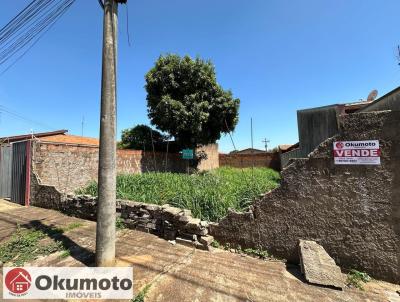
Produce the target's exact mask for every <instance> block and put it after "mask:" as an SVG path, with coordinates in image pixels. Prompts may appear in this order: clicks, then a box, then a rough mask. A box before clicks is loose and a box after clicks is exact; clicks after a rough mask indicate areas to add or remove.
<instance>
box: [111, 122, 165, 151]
mask: <svg viewBox="0 0 400 302" xmlns="http://www.w3.org/2000/svg"><path fill="white" fill-rule="evenodd" d="M166 139H167V138H166V137H165V136H164V135H162V134H161V133H160V132H158V131H157V130H154V129H151V128H150V127H149V126H147V125H136V126H135V127H133V128H128V129H125V130H122V135H121V141H120V142H119V147H120V148H122V149H136V150H151V149H152V148H153V147H154V146H158V145H159V144H160V143H163V142H164V141H165V140H166ZM152 140H153V143H152Z"/></svg>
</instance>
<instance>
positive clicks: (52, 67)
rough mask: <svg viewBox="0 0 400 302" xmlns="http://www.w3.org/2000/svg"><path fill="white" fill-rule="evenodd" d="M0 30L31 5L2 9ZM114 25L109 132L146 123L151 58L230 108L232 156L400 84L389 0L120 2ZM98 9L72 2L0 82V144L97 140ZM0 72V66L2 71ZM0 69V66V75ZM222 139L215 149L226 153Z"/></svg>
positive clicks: (20, 2)
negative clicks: (212, 81)
mask: <svg viewBox="0 0 400 302" xmlns="http://www.w3.org/2000/svg"><path fill="white" fill-rule="evenodd" d="M3 2H4V3H2V11H1V14H0V26H3V25H4V24H6V23H7V22H8V21H9V20H10V19H11V18H12V17H13V16H14V15H16V14H17V13H18V12H19V11H20V10H21V9H22V8H23V7H25V6H26V5H27V4H28V3H29V2H30V0H29V1H28V0H17V1H3ZM128 8H129V31H130V38H131V44H132V45H131V47H129V45H128V42H127V35H126V27H127V22H126V7H125V6H123V5H121V6H120V11H119V16H120V20H119V22H120V24H119V34H120V35H119V39H120V40H119V41H120V44H119V67H118V80H119V82H118V132H119V133H120V131H121V130H122V129H124V128H127V127H131V126H133V125H135V124H138V123H145V124H148V123H149V121H148V119H147V111H146V94H145V90H144V88H143V86H144V83H145V82H144V75H145V73H146V72H147V71H148V70H149V69H150V68H151V67H152V66H153V64H154V62H155V61H156V59H157V58H158V56H159V55H160V54H163V53H178V54H180V55H185V54H189V55H191V56H196V55H199V56H201V57H202V58H205V59H211V60H212V61H213V63H214V64H215V67H216V71H217V79H218V81H219V83H220V84H221V85H222V86H223V87H224V88H226V89H231V90H232V92H233V94H234V95H235V97H238V98H240V99H241V107H240V121H239V124H238V126H237V128H236V130H235V133H234V134H233V139H234V141H235V144H236V146H237V148H238V149H241V148H247V147H249V146H250V144H251V139H250V118H251V117H252V118H253V128H254V146H255V147H256V148H263V143H262V142H261V141H262V139H263V138H264V137H267V138H268V139H269V140H270V141H271V143H270V145H271V147H273V146H276V145H278V144H283V143H295V142H297V139H298V134H297V120H296V110H298V109H303V108H308V107H315V106H323V105H328V104H333V103H343V102H350V101H356V100H358V99H361V98H366V97H367V95H368V93H369V92H370V91H371V90H372V89H377V90H378V91H379V95H383V94H384V93H386V92H388V91H390V90H392V89H394V88H395V87H397V86H398V85H399V83H400V66H398V65H397V59H396V48H397V44H400V30H399V16H398V14H399V11H400V2H399V1H398V0H385V1H378V0H375V1H372V0H335V1H333V0H331V1H327V0H326V1H325V0H302V1H300V0H273V1H272V0H252V1H245V0H229V1H228V0H218V1H215V0H213V1H211V0H203V1H188V0H170V1H165V0H146V1H134V0H128ZM101 46H102V11H101V9H100V7H99V5H98V3H97V0H76V3H75V4H74V5H73V6H72V8H71V9H70V10H69V11H68V12H67V14H66V15H65V16H64V17H63V18H62V19H61V20H60V21H59V22H58V23H57V24H56V25H55V26H54V27H53V28H52V29H51V30H50V31H49V32H48V33H47V34H46V35H45V36H44V37H43V38H42V40H41V41H40V42H39V43H38V44H36V46H35V47H34V48H33V49H32V50H31V51H30V52H29V53H28V54H27V55H26V56H25V57H24V58H23V59H22V60H20V61H19V62H18V63H17V64H16V65H14V67H12V68H11V69H10V70H9V71H7V72H6V73H5V74H3V75H2V76H0V105H2V106H5V107H6V108H8V109H11V110H12V111H14V112H16V113H18V114H19V115H21V116H24V117H27V118H29V119H31V120H34V121H35V122H40V123H41V124H45V125H46V126H44V125H39V124H37V123H33V122H30V121H29V122H28V121H24V120H21V119H18V118H15V116H11V115H9V114H8V113H6V112H3V113H1V117H0V136H6V135H14V134H22V133H29V132H30V130H31V129H33V130H34V131H35V132H41V131H47V130H54V129H63V128H64V129H69V130H70V133H72V134H78V135H79V134H80V133H81V121H82V116H84V117H85V124H84V135H85V136H93V137H98V132H99V130H98V129H99V99H100V75H101ZM1 67H3V66H1ZM2 69H3V68H0V71H1V70H2ZM232 148H233V147H232V144H231V142H230V139H229V137H223V138H222V139H221V141H220V149H221V150H222V151H230V150H232Z"/></svg>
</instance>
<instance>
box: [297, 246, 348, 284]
mask: <svg viewBox="0 0 400 302" xmlns="http://www.w3.org/2000/svg"><path fill="white" fill-rule="evenodd" d="M299 253H300V267H301V271H302V273H303V274H304V277H305V278H306V280H307V281H308V282H310V283H313V284H318V285H324V286H330V287H334V288H338V289H343V288H344V287H345V284H344V277H343V274H342V272H341V271H340V267H339V266H337V265H336V263H335V260H333V259H332V258H331V257H330V256H329V255H328V253H327V252H326V251H325V249H324V248H323V247H322V246H321V245H319V244H318V243H316V242H315V241H310V240H301V239H300V241H299Z"/></svg>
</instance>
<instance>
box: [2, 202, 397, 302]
mask: <svg viewBox="0 0 400 302" xmlns="http://www.w3.org/2000/svg"><path fill="white" fill-rule="evenodd" d="M72 222H81V223H83V225H82V226H81V227H79V228H76V229H74V230H71V231H69V232H67V233H65V234H64V235H63V236H64V237H65V238H63V240H64V242H66V243H68V246H69V247H70V249H71V256H69V257H68V258H64V259H62V258H61V257H59V255H57V254H53V255H50V256H48V257H43V258H40V259H38V260H36V261H35V262H33V263H31V265H33V266H82V265H92V264H93V259H94V254H93V252H94V246H95V227H96V225H95V223H94V222H91V221H85V220H82V219H77V218H73V217H68V216H65V215H63V214H61V213H59V212H56V211H52V210H46V209H42V208H36V207H23V206H19V205H15V204H12V203H9V202H7V201H4V200H0V242H1V241H4V240H6V239H7V238H9V237H10V236H11V235H12V233H13V232H14V231H15V229H16V226H17V224H18V223H19V224H20V225H21V226H24V227H31V228H38V227H48V226H65V225H68V224H70V223H72ZM0 244H1V243H0ZM117 257H118V263H119V264H121V265H126V264H128V265H132V266H133V267H134V278H135V282H134V283H135V292H136V293H138V292H139V291H140V290H141V289H143V288H144V287H145V286H146V285H148V284H151V287H150V289H149V291H148V293H147V295H146V298H145V301H262V302H265V301H332V302H333V301H335V302H336V301H379V302H381V301H392V302H395V301H400V296H398V295H397V294H396V293H395V291H396V290H400V287H399V286H397V285H393V284H389V283H385V282H379V281H372V282H370V283H368V284H367V285H366V286H365V291H361V290H358V289H350V288H348V289H347V288H346V289H345V290H344V291H339V290H334V289H329V288H323V287H318V286H314V285H310V284H307V283H306V282H305V281H304V279H303V278H302V276H301V274H300V272H299V268H298V267H297V266H289V267H287V266H286V265H285V263H283V262H278V261H262V260H258V259H254V258H251V257H243V256H241V255H238V254H233V253H230V252H226V251H223V250H219V249H215V250H214V251H213V252H205V251H200V250H196V249H192V248H189V247H185V246H181V245H172V244H170V243H169V242H167V241H165V240H163V239H161V238H158V237H156V236H154V235H151V234H146V233H142V232H137V231H133V230H122V231H118V241H117Z"/></svg>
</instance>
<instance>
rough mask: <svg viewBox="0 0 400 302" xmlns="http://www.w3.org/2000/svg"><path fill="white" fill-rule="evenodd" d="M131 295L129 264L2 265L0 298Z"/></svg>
mask: <svg viewBox="0 0 400 302" xmlns="http://www.w3.org/2000/svg"><path fill="white" fill-rule="evenodd" d="M132 298H133V271H132V267H24V268H22V267H4V268H3V299H67V300H69V299H73V300H75V299H85V300H92V299H132Z"/></svg>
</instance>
